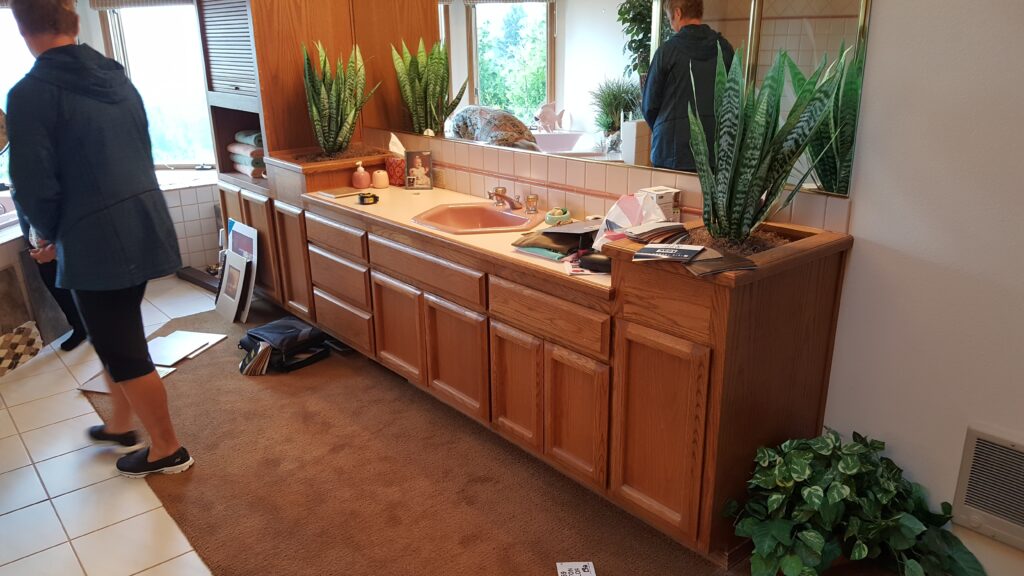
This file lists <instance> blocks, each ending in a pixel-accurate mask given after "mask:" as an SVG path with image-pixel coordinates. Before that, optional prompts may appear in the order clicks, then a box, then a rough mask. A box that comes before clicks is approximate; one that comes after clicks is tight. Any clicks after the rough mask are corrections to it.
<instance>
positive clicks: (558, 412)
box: [544, 342, 610, 488]
mask: <svg viewBox="0 0 1024 576" xmlns="http://www.w3.org/2000/svg"><path fill="white" fill-rule="evenodd" d="M544 367H545V369H544V372H545V375H544V453H545V454H546V455H547V457H548V458H550V459H552V460H553V461H554V462H556V463H557V464H559V465H561V467H562V468H563V469H565V470H566V471H567V472H569V473H570V474H572V475H574V476H576V477H577V478H578V479H579V480H581V481H583V482H587V483H589V484H592V485H594V486H596V487H598V488H604V487H605V481H606V479H607V472H608V408H609V406H608V405H609V401H610V398H609V389H608V387H609V385H608V366H606V365H604V364H601V363H600V362H596V361H594V360H591V359H590V358H587V357H586V356H582V355H580V354H577V353H576V352H572V351H570V350H568V349H566V348H562V347H560V346H556V345H554V344H551V343H550V342H548V343H546V344H545V345H544Z"/></svg>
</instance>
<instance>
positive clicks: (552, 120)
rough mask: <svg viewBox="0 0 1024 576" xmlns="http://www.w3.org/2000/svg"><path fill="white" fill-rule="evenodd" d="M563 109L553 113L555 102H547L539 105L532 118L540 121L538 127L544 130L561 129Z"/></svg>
mask: <svg viewBox="0 0 1024 576" xmlns="http://www.w3.org/2000/svg"><path fill="white" fill-rule="evenodd" d="M563 116H565V110H562V111H561V112H558V113H555V103H554V102H548V103H547V104H545V105H543V106H541V107H540V111H538V112H537V115H536V116H534V120H536V121H537V122H539V123H540V129H541V130H543V131H545V132H554V131H555V130H561V129H562V117H563Z"/></svg>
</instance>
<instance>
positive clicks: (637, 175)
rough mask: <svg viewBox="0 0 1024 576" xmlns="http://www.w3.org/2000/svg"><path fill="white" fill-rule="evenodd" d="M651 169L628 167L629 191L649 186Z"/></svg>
mask: <svg viewBox="0 0 1024 576" xmlns="http://www.w3.org/2000/svg"><path fill="white" fill-rule="evenodd" d="M651 176H652V175H651V171H650V170H645V169H643V168H630V169H629V191H630V192H636V191H637V190H642V189H644V188H650V187H651Z"/></svg>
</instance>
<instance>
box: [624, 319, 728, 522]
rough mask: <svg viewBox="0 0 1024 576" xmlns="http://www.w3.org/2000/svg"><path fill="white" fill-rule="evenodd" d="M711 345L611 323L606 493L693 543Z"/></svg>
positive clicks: (628, 324) (696, 516)
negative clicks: (612, 373)
mask: <svg viewBox="0 0 1024 576" xmlns="http://www.w3.org/2000/svg"><path fill="white" fill-rule="evenodd" d="M710 359H711V351H710V349H709V348H707V347H706V346H703V345H701V344H696V343H693V342H690V341H687V340H683V339H682V338H676V337H674V336H669V335H667V334H664V333H661V332H658V331H656V330H652V329H650V328H646V327H643V326H640V325H638V324H633V323H631V322H621V323H619V324H618V325H617V326H616V343H615V363H616V370H615V386H614V391H613V402H612V469H611V496H612V498H613V499H614V500H616V501H617V502H619V503H621V504H622V505H623V506H625V507H626V508H628V509H629V510H631V511H633V512H634V513H635V514H637V515H639V516H642V517H644V518H646V519H647V520H649V521H650V522H652V523H653V524H655V525H656V526H659V527H660V528H661V529H663V530H666V531H669V532H672V533H675V534H677V535H679V536H680V537H681V538H682V539H683V540H688V541H691V542H695V541H696V538H697V520H698V516H699V509H700V489H701V474H702V472H703V459H704V432H705V429H704V425H705V415H706V411H707V391H708V377H709V369H710Z"/></svg>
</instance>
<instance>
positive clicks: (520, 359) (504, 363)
mask: <svg viewBox="0 0 1024 576" xmlns="http://www.w3.org/2000/svg"><path fill="white" fill-rule="evenodd" d="M543 419H544V341H543V340H541V339H540V338H537V337H536V336H532V335H530V334H527V333H526V332H523V331H521V330H518V329H516V328H512V327H511V326H508V325H507V324H503V323H501V322H498V321H495V320H492V321H491V426H492V427H493V428H494V429H495V430H496V431H497V432H498V433H499V434H501V435H502V436H504V437H505V438H507V439H509V440H511V441H513V442H516V443H517V444H519V445H521V446H523V447H524V448H527V449H529V450H532V451H534V452H536V453H538V454H539V453H541V452H542V451H543V449H544V445H543V442H544V420H543Z"/></svg>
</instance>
